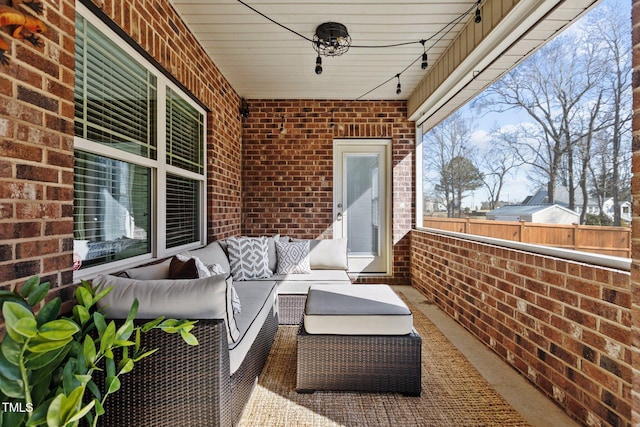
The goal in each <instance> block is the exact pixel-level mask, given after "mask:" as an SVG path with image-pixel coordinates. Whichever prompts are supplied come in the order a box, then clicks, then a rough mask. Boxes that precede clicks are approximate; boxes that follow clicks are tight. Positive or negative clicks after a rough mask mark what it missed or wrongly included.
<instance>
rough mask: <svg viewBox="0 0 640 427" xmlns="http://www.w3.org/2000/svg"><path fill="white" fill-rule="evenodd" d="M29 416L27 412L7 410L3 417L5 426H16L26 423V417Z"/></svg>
mask: <svg viewBox="0 0 640 427" xmlns="http://www.w3.org/2000/svg"><path fill="white" fill-rule="evenodd" d="M26 416H27V414H26V413H25V412H17V411H16V412H5V413H4V414H3V417H2V426H3V427H15V426H20V425H22V423H24V419H25V417H26Z"/></svg>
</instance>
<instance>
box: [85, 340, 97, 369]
mask: <svg viewBox="0 0 640 427" xmlns="http://www.w3.org/2000/svg"><path fill="white" fill-rule="evenodd" d="M83 353H84V362H85V365H86V366H87V367H88V368H93V367H94V366H95V363H96V358H97V354H96V344H95V343H94V342H93V339H92V338H91V337H90V336H89V335H86V336H85V337H84V344H83Z"/></svg>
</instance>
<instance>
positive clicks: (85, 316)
mask: <svg viewBox="0 0 640 427" xmlns="http://www.w3.org/2000/svg"><path fill="white" fill-rule="evenodd" d="M73 317H74V318H75V319H76V321H77V322H78V323H80V324H81V325H83V326H84V324H85V323H87V322H88V321H89V319H91V314H89V310H87V309H86V308H85V307H84V306H82V305H76V306H75V307H73Z"/></svg>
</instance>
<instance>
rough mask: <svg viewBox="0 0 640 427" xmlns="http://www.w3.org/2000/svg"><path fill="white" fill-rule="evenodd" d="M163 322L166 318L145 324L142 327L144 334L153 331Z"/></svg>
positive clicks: (159, 318)
mask: <svg viewBox="0 0 640 427" xmlns="http://www.w3.org/2000/svg"><path fill="white" fill-rule="evenodd" d="M163 320H164V317H158V318H157V319H155V320H152V321H150V322H147V323H145V324H144V325H142V332H148V331H150V330H151V329H153V328H155V327H157V326H158V325H159V324H160V323H162V321H163Z"/></svg>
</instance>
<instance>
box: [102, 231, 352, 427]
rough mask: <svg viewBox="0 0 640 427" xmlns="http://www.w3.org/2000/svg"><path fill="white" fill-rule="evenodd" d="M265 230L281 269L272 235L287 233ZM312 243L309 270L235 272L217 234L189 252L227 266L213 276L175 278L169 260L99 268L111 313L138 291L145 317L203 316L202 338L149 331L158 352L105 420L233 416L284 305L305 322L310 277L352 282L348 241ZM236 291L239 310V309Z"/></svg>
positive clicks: (165, 421) (200, 420) (158, 422)
mask: <svg viewBox="0 0 640 427" xmlns="http://www.w3.org/2000/svg"><path fill="white" fill-rule="evenodd" d="M268 239H269V241H268V244H269V246H268V251H269V254H268V256H267V257H268V258H269V259H270V267H273V270H271V271H275V272H277V268H276V267H277V256H276V251H275V242H277V241H278V240H279V239H280V240H282V241H288V240H289V239H286V238H285V239H283V238H281V237H279V236H274V237H269V238H268ZM308 245H309V248H310V250H309V264H310V265H309V267H311V269H310V272H308V273H305V274H299V273H293V274H279V275H278V274H275V275H271V276H269V277H259V278H252V279H250V280H235V279H234V278H233V276H232V274H231V271H232V270H233V265H232V264H233V262H230V259H229V252H228V248H227V242H224V241H222V242H220V241H216V242H213V243H211V244H209V245H207V246H206V247H204V248H201V249H198V250H193V251H189V252H186V253H184V254H183V255H185V256H188V257H196V258H197V259H198V260H200V261H202V263H203V264H205V265H207V266H212V265H216V267H218V268H219V267H221V268H222V270H223V271H224V272H223V273H222V272H221V274H216V275H212V276H211V277H201V278H197V279H169V278H168V277H169V276H170V267H171V262H172V259H170V260H166V261H164V262H162V263H158V264H154V265H150V266H144V267H139V268H134V269H130V270H127V271H125V272H123V273H122V274H121V275H118V276H112V275H99V276H97V277H96V278H95V279H94V281H93V284H94V286H96V287H99V288H104V287H108V286H111V287H113V288H114V289H113V291H112V292H111V293H110V294H109V295H108V296H107V297H106V298H105V299H103V300H102V301H101V303H100V304H101V309H102V310H103V311H105V313H106V314H107V316H108V317H110V318H113V319H124V318H125V317H126V313H127V312H128V309H129V307H130V305H131V303H132V302H133V299H134V298H137V299H138V301H139V304H140V308H139V311H138V319H152V318H155V317H157V316H160V315H163V316H166V317H174V318H186V319H191V320H196V319H197V320H199V322H198V323H197V325H196V327H195V328H194V330H193V334H194V335H195V336H196V337H197V338H198V340H199V342H200V344H199V345H198V346H195V347H192V346H187V345H186V344H185V343H184V342H183V341H182V340H181V338H180V337H179V336H177V335H176V334H166V333H163V332H160V331H156V330H152V331H150V332H149V333H147V334H145V335H144V337H143V340H144V341H145V342H144V343H143V345H144V346H145V347H147V348H158V349H159V351H158V353H156V354H155V355H153V356H151V357H149V358H147V359H145V360H144V361H143V362H141V363H139V364H138V365H136V369H134V370H133V371H132V372H131V373H129V374H127V375H125V376H124V377H123V381H122V388H121V390H119V391H118V393H115V394H113V395H112V396H110V398H109V399H107V405H106V408H105V409H106V414H105V415H104V416H103V417H101V425H105V426H123V425H127V426H177V425H180V426H232V425H236V424H237V423H238V422H239V420H240V417H241V415H242V411H243V409H244V407H245V405H246V403H247V401H248V399H249V397H250V395H251V392H252V390H253V388H254V386H255V383H256V379H257V377H258V376H259V374H260V372H261V371H262V368H263V367H264V364H265V362H266V359H267V356H268V354H269V351H270V349H271V345H272V343H273V340H274V337H275V333H276V331H277V329H278V324H279V322H278V318H279V315H280V312H284V320H285V322H284V323H289V324H298V323H299V322H300V320H301V318H302V313H303V309H304V301H305V299H306V293H307V291H308V289H309V287H310V285H311V284H314V283H315V284H327V285H331V284H334V283H336V284H337V283H340V284H346V283H350V281H349V277H348V275H347V273H346V242H344V241H339V240H326V241H323V240H316V241H309V243H308ZM256 262H258V263H259V262H261V261H260V260H256ZM123 276H124V277H123ZM280 291H281V292H282V293H280ZM238 300H239V312H237V311H236V310H234V307H235V304H237V303H238ZM140 321H142V320H140ZM281 323H282V322H281ZM292 374H293V373H292Z"/></svg>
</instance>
